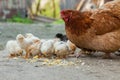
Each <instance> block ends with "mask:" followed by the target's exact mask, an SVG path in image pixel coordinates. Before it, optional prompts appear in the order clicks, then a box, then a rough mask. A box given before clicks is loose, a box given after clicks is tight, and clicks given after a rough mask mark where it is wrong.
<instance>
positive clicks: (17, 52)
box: [6, 40, 23, 57]
mask: <svg viewBox="0 0 120 80" xmlns="http://www.w3.org/2000/svg"><path fill="white" fill-rule="evenodd" d="M6 50H7V51H8V53H10V57H16V56H22V53H23V50H22V49H21V47H20V46H19V45H18V43H17V41H16V40H10V41H8V42H7V44H6Z"/></svg>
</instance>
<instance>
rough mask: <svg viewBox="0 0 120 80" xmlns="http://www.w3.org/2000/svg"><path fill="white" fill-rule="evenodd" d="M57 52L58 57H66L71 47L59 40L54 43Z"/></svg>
mask: <svg viewBox="0 0 120 80" xmlns="http://www.w3.org/2000/svg"><path fill="white" fill-rule="evenodd" d="M54 48H55V53H54V54H56V56H57V57H58V58H66V57H67V55H69V54H70V53H69V48H68V46H67V44H66V43H65V42H63V41H58V42H56V43H55V44H54Z"/></svg>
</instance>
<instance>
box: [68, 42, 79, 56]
mask: <svg viewBox="0 0 120 80" xmlns="http://www.w3.org/2000/svg"><path fill="white" fill-rule="evenodd" d="M67 46H68V48H69V51H70V53H71V54H74V52H75V50H76V48H77V47H76V46H75V44H73V43H72V42H71V41H70V40H67Z"/></svg>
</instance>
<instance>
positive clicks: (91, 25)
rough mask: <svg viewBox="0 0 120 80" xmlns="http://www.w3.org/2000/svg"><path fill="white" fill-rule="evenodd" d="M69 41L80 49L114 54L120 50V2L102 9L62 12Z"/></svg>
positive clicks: (108, 4) (110, 3)
mask: <svg viewBox="0 0 120 80" xmlns="http://www.w3.org/2000/svg"><path fill="white" fill-rule="evenodd" d="M61 17H62V18H63V20H64V21H65V26H66V27H65V29H66V34H67V37H68V39H69V40H71V41H72V42H73V43H74V44H75V45H77V46H78V47H80V48H85V49H90V50H98V51H104V52H112V51H115V50H118V49H119V48H120V1H118V2H116V1H113V2H109V3H107V4H105V5H104V6H103V7H102V8H101V9H97V10H94V11H85V12H78V11H73V10H65V11H63V12H61Z"/></svg>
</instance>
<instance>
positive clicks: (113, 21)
mask: <svg viewBox="0 0 120 80" xmlns="http://www.w3.org/2000/svg"><path fill="white" fill-rule="evenodd" d="M91 18H92V19H93V23H92V25H91V26H92V28H94V31H95V34H97V35H102V34H105V33H109V32H112V31H115V30H117V29H120V19H119V18H117V17H116V16H114V15H113V14H111V13H110V12H109V11H107V10H106V11H105V10H98V11H95V12H94V13H93V15H92V16H91Z"/></svg>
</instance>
